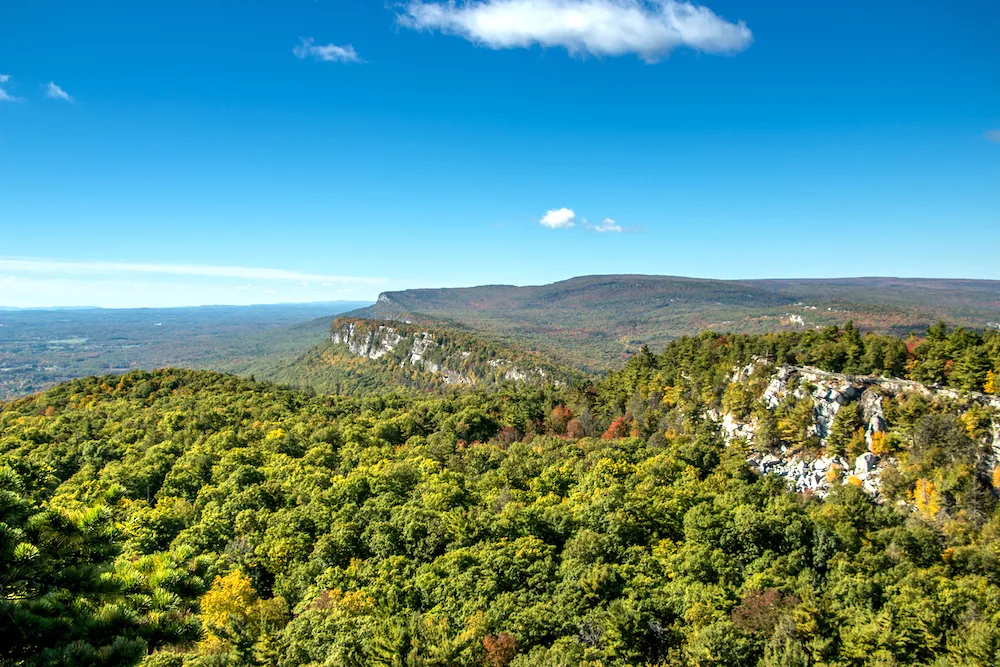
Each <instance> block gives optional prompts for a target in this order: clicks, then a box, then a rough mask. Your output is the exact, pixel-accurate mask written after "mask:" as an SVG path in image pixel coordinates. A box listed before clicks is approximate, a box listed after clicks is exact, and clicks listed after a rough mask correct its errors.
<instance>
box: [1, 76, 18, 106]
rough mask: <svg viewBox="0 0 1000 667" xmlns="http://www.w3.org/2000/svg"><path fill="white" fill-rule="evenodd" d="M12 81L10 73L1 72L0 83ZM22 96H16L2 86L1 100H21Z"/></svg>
mask: <svg viewBox="0 0 1000 667" xmlns="http://www.w3.org/2000/svg"><path fill="white" fill-rule="evenodd" d="M8 81H10V74H0V84H5V83H7V82H8ZM20 101H21V98H20V97H14V96H13V95H11V94H10V93H8V92H7V91H6V90H4V89H3V88H0V102H20Z"/></svg>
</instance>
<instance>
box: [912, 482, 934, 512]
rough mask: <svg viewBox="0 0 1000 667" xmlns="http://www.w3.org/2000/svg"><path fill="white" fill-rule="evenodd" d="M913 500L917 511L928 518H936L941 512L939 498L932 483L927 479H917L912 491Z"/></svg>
mask: <svg viewBox="0 0 1000 667" xmlns="http://www.w3.org/2000/svg"><path fill="white" fill-rule="evenodd" d="M913 500H914V501H915V502H916V503H917V509H918V510H920V511H921V512H922V513H923V514H925V515H926V516H928V517H934V516H937V514H938V512H940V511H941V497H940V493H938V490H937V487H936V486H935V485H934V482H932V481H930V480H929V479H918V480H917V486H916V488H915V489H914V490H913Z"/></svg>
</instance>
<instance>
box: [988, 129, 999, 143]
mask: <svg viewBox="0 0 1000 667" xmlns="http://www.w3.org/2000/svg"><path fill="white" fill-rule="evenodd" d="M986 138H987V139H989V140H990V141H992V142H994V143H998V144H1000V130H990V131H989V132H987V133H986Z"/></svg>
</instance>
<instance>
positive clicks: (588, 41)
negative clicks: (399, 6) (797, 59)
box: [397, 0, 753, 62]
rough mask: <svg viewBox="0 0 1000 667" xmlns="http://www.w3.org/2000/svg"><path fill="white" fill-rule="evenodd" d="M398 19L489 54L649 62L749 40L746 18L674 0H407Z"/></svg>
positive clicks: (740, 46) (727, 48) (734, 48)
mask: <svg viewBox="0 0 1000 667" xmlns="http://www.w3.org/2000/svg"><path fill="white" fill-rule="evenodd" d="M397 20H398V21H399V23H400V24H401V25H403V26H405V27H408V28H413V29H415V30H439V31H441V32H443V33H447V34H451V35H457V36H459V37H463V38H465V39H467V40H469V41H471V42H474V43H476V44H481V45H483V46H487V47H489V48H492V49H512V48H526V47H530V46H534V45H539V46H543V47H551V46H557V47H558V46H561V47H563V48H565V49H566V50H567V51H569V52H570V53H572V54H591V55H594V56H620V55H625V54H628V53H634V54H636V55H638V56H639V57H641V58H642V59H643V60H645V61H647V62H655V61H657V60H660V59H662V58H664V57H665V56H667V55H669V54H670V52H671V51H673V50H674V49H676V48H678V47H682V46H686V47H689V48H692V49H696V50H698V51H705V52H707V53H736V52H739V51H743V50H744V49H746V48H747V47H749V46H750V44H751V42H753V34H752V33H751V32H750V29H749V28H748V27H747V26H746V23H744V22H743V21H740V22H738V23H731V22H729V21H726V20H725V19H722V18H720V17H719V16H717V15H716V14H714V13H713V12H712V10H710V9H708V8H707V7H701V6H699V5H695V4H692V3H690V2H678V1H676V0H469V1H466V2H454V1H449V2H446V3H445V2H424V1H422V0H412V1H411V2H410V3H409V4H408V5H406V7H405V9H404V10H403V13H402V14H400V15H399V16H398V17H397Z"/></svg>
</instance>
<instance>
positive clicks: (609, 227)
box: [593, 218, 625, 234]
mask: <svg viewBox="0 0 1000 667" xmlns="http://www.w3.org/2000/svg"><path fill="white" fill-rule="evenodd" d="M593 229H594V231H595V232H601V233H602V234H603V233H607V232H614V233H616V234H621V233H622V232H624V231H625V230H624V229H622V227H621V226H620V225H619V224H618V223H617V222H615V221H614V220H612V219H611V218H604V220H602V221H601V224H599V225H595V226H594V228H593Z"/></svg>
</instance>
